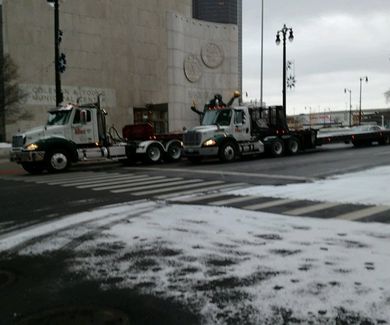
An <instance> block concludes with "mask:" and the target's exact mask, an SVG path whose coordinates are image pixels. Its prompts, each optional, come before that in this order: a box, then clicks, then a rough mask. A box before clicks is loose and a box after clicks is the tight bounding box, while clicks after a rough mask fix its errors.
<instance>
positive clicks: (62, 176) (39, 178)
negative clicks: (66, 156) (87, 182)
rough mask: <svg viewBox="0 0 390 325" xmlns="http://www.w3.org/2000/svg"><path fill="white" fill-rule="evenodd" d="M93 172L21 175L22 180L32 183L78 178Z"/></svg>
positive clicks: (90, 174) (93, 173)
mask: <svg viewBox="0 0 390 325" xmlns="http://www.w3.org/2000/svg"><path fill="white" fill-rule="evenodd" d="M96 174H97V173H95V172H85V173H65V174H49V175H32V176H31V175H29V176H27V177H23V179H22V180H23V181H25V182H34V183H38V184H39V183H47V182H54V181H56V180H63V179H73V178H80V176H83V177H84V176H87V177H88V176H93V175H96Z"/></svg>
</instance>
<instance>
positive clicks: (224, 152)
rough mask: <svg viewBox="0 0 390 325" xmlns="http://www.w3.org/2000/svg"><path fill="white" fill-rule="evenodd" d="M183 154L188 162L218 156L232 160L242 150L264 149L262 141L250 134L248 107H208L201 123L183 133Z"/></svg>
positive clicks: (257, 151) (261, 150)
mask: <svg viewBox="0 0 390 325" xmlns="http://www.w3.org/2000/svg"><path fill="white" fill-rule="evenodd" d="M183 144H184V156H186V157H187V158H188V159H189V160H191V161H199V160H200V159H201V158H202V157H213V156H214V157H219V159H220V160H222V161H233V160H234V159H235V158H236V157H238V156H239V155H241V154H245V153H249V152H252V153H261V152H263V150H264V148H263V144H262V143H261V141H258V140H257V139H255V138H254V137H253V136H252V132H251V118H250V114H249V110H248V107H244V106H237V107H222V108H211V109H207V110H205V112H204V115H203V118H202V121H201V125H200V126H197V127H194V128H192V129H190V130H188V131H187V132H186V133H184V135H183Z"/></svg>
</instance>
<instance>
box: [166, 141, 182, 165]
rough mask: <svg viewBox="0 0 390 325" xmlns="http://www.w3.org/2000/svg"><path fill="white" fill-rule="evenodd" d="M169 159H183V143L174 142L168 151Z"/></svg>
mask: <svg viewBox="0 0 390 325" xmlns="http://www.w3.org/2000/svg"><path fill="white" fill-rule="evenodd" d="M166 156H167V159H168V160H169V161H179V160H180V159H181V145H180V143H179V142H172V143H171V144H170V145H169V146H168V149H167V153H166Z"/></svg>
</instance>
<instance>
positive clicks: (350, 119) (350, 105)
mask: <svg viewBox="0 0 390 325" xmlns="http://www.w3.org/2000/svg"><path fill="white" fill-rule="evenodd" d="M347 92H349V127H351V126H352V104H351V99H352V90H351V89H347V88H344V94H346V93H347Z"/></svg>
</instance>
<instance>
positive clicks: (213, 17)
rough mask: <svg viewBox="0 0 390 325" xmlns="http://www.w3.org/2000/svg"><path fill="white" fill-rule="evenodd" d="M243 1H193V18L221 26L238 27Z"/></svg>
mask: <svg viewBox="0 0 390 325" xmlns="http://www.w3.org/2000/svg"><path fill="white" fill-rule="evenodd" d="M241 2H242V0H193V1H192V16H193V18H195V19H199V20H206V21H211V22H214V23H221V24H235V25H238V23H239V19H238V17H239V16H241V14H242V13H241Z"/></svg>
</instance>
